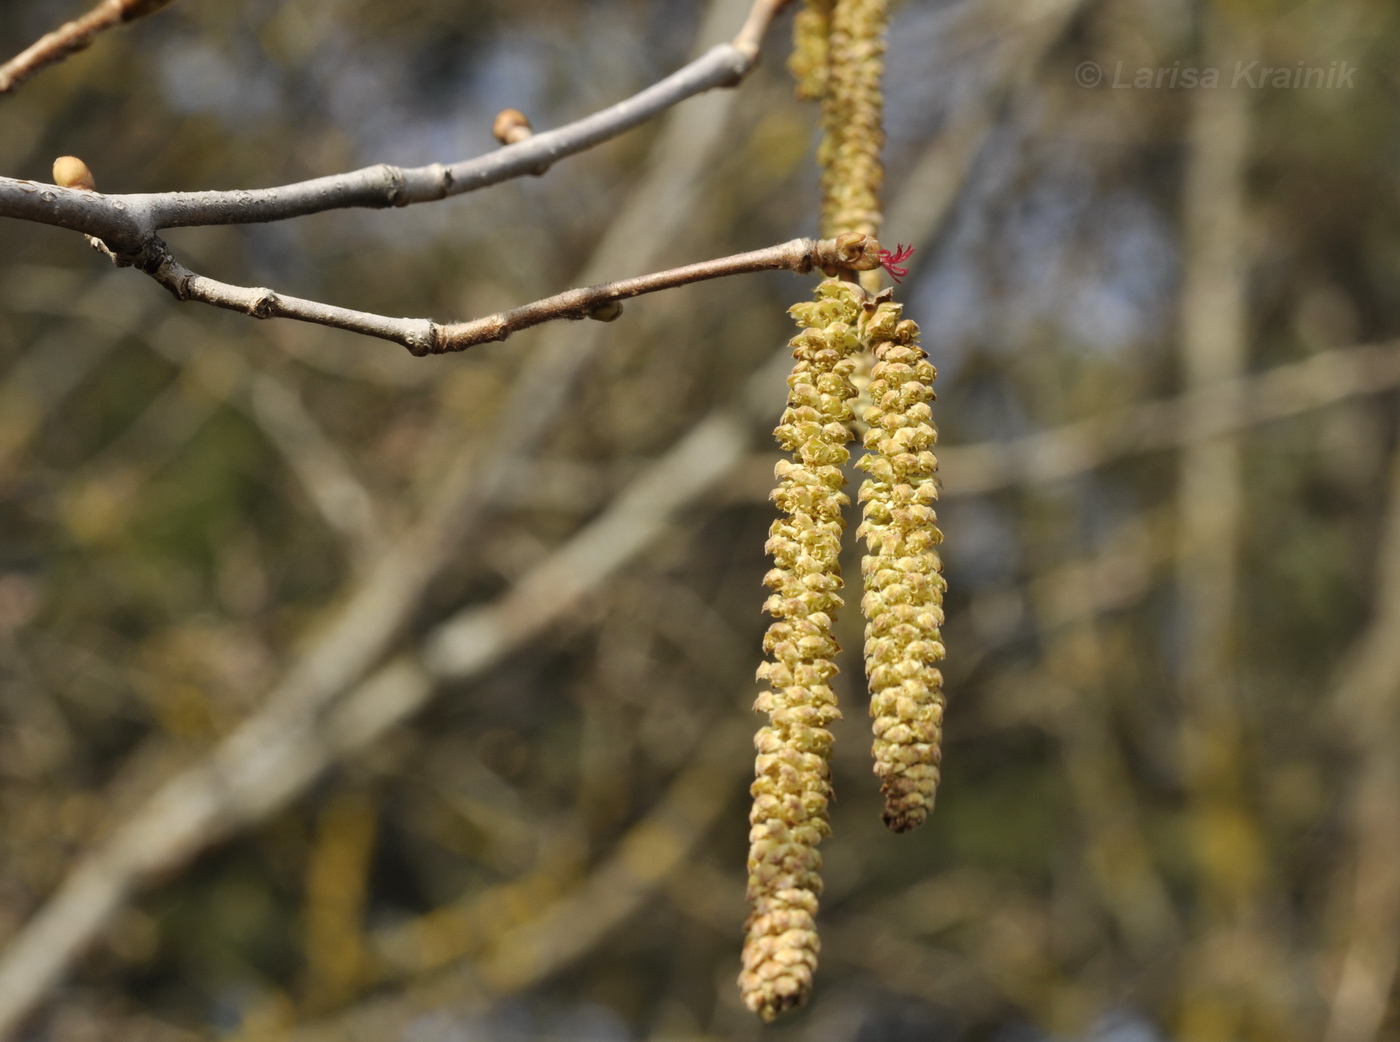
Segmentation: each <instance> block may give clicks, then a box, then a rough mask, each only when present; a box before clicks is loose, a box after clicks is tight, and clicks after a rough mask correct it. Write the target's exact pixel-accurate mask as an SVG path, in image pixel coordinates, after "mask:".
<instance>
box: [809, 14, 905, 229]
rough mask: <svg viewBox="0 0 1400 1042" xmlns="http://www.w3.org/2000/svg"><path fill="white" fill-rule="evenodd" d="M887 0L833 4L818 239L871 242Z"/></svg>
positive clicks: (876, 219)
mask: <svg viewBox="0 0 1400 1042" xmlns="http://www.w3.org/2000/svg"><path fill="white" fill-rule="evenodd" d="M888 22H889V3H888V0H836V3H835V6H834V8H833V9H832V12H831V30H830V35H829V36H828V42H827V78H826V90H825V94H824V96H823V99H822V130H823V134H822V141H821V144H820V146H818V149H817V162H818V163H819V164H820V166H821V168H822V220H821V227H822V235H823V236H826V237H828V238H829V237H832V236H836V235H839V234H841V233H842V232H862V233H864V234H866V235H876V234H877V233H878V232H879V230H880V217H881V214H880V189H881V187H882V186H883V185H884V181H885V168H884V166H883V164H882V163H881V161H880V149H881V147H882V146H883V145H884V143H885V132H884V96H883V95H882V93H881V90H880V78H881V76H882V74H883V73H884V67H885V66H884V57H885V28H886V26H887V24H888Z"/></svg>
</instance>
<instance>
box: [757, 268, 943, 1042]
mask: <svg viewBox="0 0 1400 1042" xmlns="http://www.w3.org/2000/svg"><path fill="white" fill-rule="evenodd" d="M791 314H792V315H793V317H794V318H795V319H796V320H797V323H798V325H799V326H801V327H802V331H801V332H800V333H798V334H797V336H795V337H794V338H793V339H792V342H791V344H792V349H793V357H794V359H795V364H794V367H793V371H792V375H791V376H790V377H789V378H788V387H789V393H788V404H787V409H786V411H785V412H784V413H783V416H782V422H781V423H780V425H779V426H778V428H777V430H776V431H775V432H774V434H775V437H776V438H777V440H778V442H779V444H780V445H781V446H782V447H783V448H784V449H786V450H788V451H789V452H791V454H792V458H791V459H785V460H783V461H781V462H779V463H778V465H777V467H776V473H775V476H776V477H777V479H778V487H777V489H776V490H775V491H774V493H773V500H774V501H775V503H776V504H777V506H778V508H779V510H780V511H781V516H780V517H779V518H778V520H776V521H775V522H774V523H773V526H772V528H771V529H770V531H769V539H768V544H767V550H768V553H769V554H770V555H771V556H772V559H773V568H772V569H771V570H770V571H769V573H768V575H767V576H766V577H765V579H764V582H765V584H766V585H767V586H768V587H769V588H770V589H771V590H772V591H773V592H772V595H771V596H770V597H769V598H768V601H767V603H766V604H765V606H764V607H765V610H766V611H767V612H768V613H769V614H770V615H772V616H773V617H774V621H773V623H772V624H771V625H770V626H769V628H768V632H767V635H766V636H765V638H764V651H765V652H766V653H767V655H768V658H767V660H766V661H764V663H763V664H762V665H761V666H760V667H759V671H758V677H759V679H760V680H761V681H763V682H764V684H765V686H766V688H767V689H766V690H765V691H763V692H762V693H761V694H760V695H759V697H758V700H757V702H756V703H755V709H757V710H762V711H764V712H766V713H767V714H768V717H769V720H768V724H767V725H766V726H764V727H763V728H761V729H760V730H759V732H758V734H757V736H756V738H755V740H754V744H755V747H756V749H757V754H758V755H757V760H756V763H755V772H754V773H755V781H754V783H753V787H752V790H751V791H752V794H753V808H752V811H751V813H750V816H749V821H750V825H751V829H750V833H749V842H750V848H749V859H748V873H749V878H748V897H749V905H750V909H751V911H750V915H749V918H748V922H747V924H746V927H745V929H746V937H745V942H744V952H743V970H742V972H741V973H740V975H739V988H740V991H741V993H742V995H743V999H744V1002H745V1003H746V1004H747V1005H748V1007H749V1008H750V1009H751V1010H753V1011H754V1012H755V1013H757V1014H758V1015H759V1016H760V1017H762V1018H763V1019H764V1020H772V1019H773V1018H774V1017H776V1016H777V1015H778V1014H779V1013H781V1012H783V1011H784V1010H788V1009H791V1008H793V1007H795V1006H798V1005H801V1004H802V1003H803V1002H804V1001H805V1000H806V998H807V996H808V994H809V993H810V990H811V984H812V975H813V972H814V971H815V969H816V963H817V953H818V950H819V942H818V938H817V933H816V922H815V915H816V911H817V900H818V897H819V895H820V893H821V885H822V884H821V855H820V853H818V851H817V845H818V844H819V843H820V842H821V840H822V839H823V838H824V837H826V836H827V835H828V834H829V833H830V824H829V821H828V815H827V805H828V803H829V801H830V800H831V797H832V791H831V774H830V769H829V766H828V764H829V760H830V754H831V744H832V735H831V732H830V731H829V730H828V729H827V728H828V725H829V724H830V723H831V722H832V721H833V720H835V719H837V718H838V717H839V715H840V711H839V710H838V709H837V706H836V696H835V693H834V692H833V690H832V688H831V681H832V678H833V677H834V676H835V675H836V673H837V667H836V662H835V658H836V653H837V650H838V649H837V644H836V640H835V637H834V635H833V632H832V626H833V621H834V618H835V615H836V612H837V610H838V609H839V608H840V607H841V605H842V598H841V593H840V591H841V588H842V581H841V569H840V562H839V559H840V553H841V536H842V532H843V529H844V528H845V522H844V520H843V517H842V508H843V507H845V506H846V505H847V504H848V503H849V502H850V500H849V498H848V497H847V495H846V494H845V492H844V491H843V485H844V477H843V474H842V470H841V468H842V465H843V464H844V463H846V462H847V460H848V459H849V458H850V453H849V451H848V450H847V448H846V446H847V443H848V442H849V441H850V439H851V437H852V434H851V424H852V422H853V420H854V419H855V416H854V406H855V402H856V398H857V392H856V386H855V384H854V383H853V380H852V377H853V376H854V375H855V374H856V372H857V368H858V367H859V366H860V365H861V364H862V359H863V358H864V359H870V358H872V357H873V367H872V368H871V369H870V383H869V391H868V397H869V402H870V404H869V407H868V408H866V410H865V412H864V416H863V417H862V419H864V421H865V422H866V424H867V425H868V429H867V432H866V434H865V450H866V452H865V455H864V456H863V457H862V458H861V459H860V460H859V461H858V462H857V464H856V466H857V467H859V468H860V469H861V470H863V471H864V472H865V473H866V478H865V480H864V482H863V483H862V485H861V489H860V501H861V504H862V507H863V520H862V523H861V525H860V528H859V530H858V532H857V535H858V536H859V537H861V538H864V540H865V544H866V547H865V555H864V558H863V560H862V563H861V572H862V579H863V582H864V596H863V597H862V600H861V607H862V609H863V611H864V614H865V618H866V628H865V671H866V675H867V678H868V680H869V686H870V693H871V702H870V714H871V716H872V717H873V718H874V736H875V741H874V747H873V752H874V758H875V773H876V774H877V775H879V776H880V778H881V780H882V789H883V792H884V797H885V811H884V820H885V823H886V825H888V826H889V827H890V828H891V829H892V830H894V831H895V832H904V831H907V830H908V829H912V828H914V827H915V826H917V825H919V824H920V823H922V822H923V820H924V819H925V818H926V817H927V816H928V813H929V811H930V810H931V809H932V807H933V799H934V789H935V787H936V786H937V784H938V766H939V741H940V737H941V731H942V722H943V693H942V675H941V674H940V672H939V670H938V668H937V663H938V662H939V661H940V660H941V659H942V658H943V654H944V652H943V644H942V639H941V636H940V633H939V627H940V625H941V624H942V621H943V610H942V603H943V590H944V583H943V578H942V575H941V574H940V571H941V561H940V560H939V556H938V551H937V546H938V544H939V542H940V541H941V538H942V537H941V535H940V533H939V531H938V528H937V525H936V521H937V519H936V516H935V513H934V503H935V500H936V498H937V487H936V480H935V470H936V467H937V461H936V459H935V457H934V452H933V449H934V443H935V440H936V437H937V435H936V433H935V431H934V427H933V424H932V422H931V412H930V407H929V403H930V402H931V401H932V399H933V397H934V395H933V387H932V383H933V378H934V368H933V366H932V365H931V364H930V363H929V361H928V359H927V357H926V356H925V355H924V352H923V350H922V348H920V346H919V342H918V336H919V331H918V326H917V325H916V324H915V323H914V322H912V321H910V320H907V319H904V318H902V308H901V306H900V305H899V304H897V303H895V302H894V301H893V300H892V299H891V297H890V293H889V292H888V291H885V292H883V293H880V294H877V295H871V294H869V293H867V291H866V290H864V289H862V288H861V286H860V285H859V284H858V283H857V282H854V281H847V280H842V279H838V278H832V279H828V280H826V281H825V282H823V283H822V284H821V285H820V286H819V287H818V288H817V292H816V299H815V300H813V301H810V302H804V303H801V304H798V305H796V306H795V307H793V308H792V309H791Z"/></svg>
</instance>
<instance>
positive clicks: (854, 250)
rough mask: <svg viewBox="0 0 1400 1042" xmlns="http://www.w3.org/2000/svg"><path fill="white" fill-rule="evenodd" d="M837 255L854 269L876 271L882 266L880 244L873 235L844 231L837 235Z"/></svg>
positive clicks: (842, 261)
mask: <svg viewBox="0 0 1400 1042" xmlns="http://www.w3.org/2000/svg"><path fill="white" fill-rule="evenodd" d="M836 256H837V257H838V258H839V259H840V261H841V263H842V264H844V265H845V266H846V267H848V268H850V269H851V270H852V271H874V270H875V269H876V268H878V267H879V266H880V244H879V243H878V242H876V241H875V238H874V236H871V235H865V234H863V233H861V232H842V233H841V234H840V235H838V236H836Z"/></svg>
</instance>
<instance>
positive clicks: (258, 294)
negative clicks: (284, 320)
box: [244, 286, 280, 318]
mask: <svg viewBox="0 0 1400 1042" xmlns="http://www.w3.org/2000/svg"><path fill="white" fill-rule="evenodd" d="M253 293H254V294H255V295H254V297H253V299H252V300H250V301H249V302H248V305H247V307H246V308H245V309H244V310H246V311H247V312H248V314H250V315H252V316H253V317H254V318H272V317H273V316H275V315H276V314H277V313H278V312H279V311H280V307H279V300H278V297H277V294H276V292H275V291H273V290H270V289H268V288H267V287H266V286H259V287H257V288H256V289H255V290H253Z"/></svg>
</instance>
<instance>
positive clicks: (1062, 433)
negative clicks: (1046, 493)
mask: <svg viewBox="0 0 1400 1042" xmlns="http://www.w3.org/2000/svg"><path fill="white" fill-rule="evenodd" d="M1397 385H1400V341H1388V342H1386V343H1381V344H1363V345H1361V346H1358V347H1343V348H1336V349H1335V350H1331V351H1323V352H1321V353H1319V354H1316V355H1313V356H1311V357H1310V358H1307V359H1305V360H1303V361H1301V362H1290V363H1287V364H1285V365H1280V366H1275V367H1274V368H1272V369H1269V370H1266V371H1264V372H1262V373H1257V374H1253V375H1249V376H1238V377H1230V378H1225V379H1222V380H1219V381H1214V382H1211V383H1209V384H1206V385H1202V386H1197V387H1193V388H1191V389H1189V390H1187V391H1185V392H1184V393H1182V394H1181V395H1180V396H1178V397H1176V398H1168V399H1165V400H1162V401H1156V402H1142V403H1139V404H1136V405H1130V406H1123V407H1122V408H1119V409H1113V410H1111V411H1108V412H1105V413H1103V414H1101V415H1098V416H1093V417H1090V418H1088V419H1085V420H1077V421H1075V422H1073V423H1068V424H1065V425H1064V426H1061V427H1055V428H1052V429H1050V430H1046V431H1038V432H1037V433H1035V434H1028V435H1026V436H1024V437H1021V438H1014V439H1011V440H1009V441H999V442H983V443H980V444H975V445H946V446H943V447H941V448H940V449H939V452H938V465H939V471H940V472H941V473H942V474H943V480H944V482H945V483H946V484H947V487H948V491H947V493H946V494H947V495H981V494H984V493H987V492H994V491H997V490H999V489H1003V488H1010V487H1013V486H1016V485H1028V484H1043V483H1047V482H1051V481H1059V480H1063V479H1066V478H1072V477H1075V476H1076V475H1079V474H1084V473H1087V472H1088V471H1090V470H1094V469H1095V468H1097V467H1101V466H1103V465H1105V464H1107V463H1110V462H1112V461H1114V460H1117V459H1122V458H1123V457H1125V456H1130V455H1134V454H1136V453H1141V452H1151V451H1154V450H1159V449H1172V448H1181V447H1182V446H1187V445H1192V444H1197V443H1201V442H1206V441H1209V440H1211V439H1215V438H1219V437H1222V436H1224V435H1228V434H1234V433H1238V432H1240V431H1244V430H1248V429H1249V428H1251V427H1256V426H1259V425H1261V424H1265V423H1271V422H1273V421H1275V420H1282V419H1287V418H1288V417H1291V416H1297V415H1300V414H1301V413H1305V412H1309V411H1311V410H1313V409H1318V408H1321V407H1323V406H1325V405H1331V404H1333V403H1334V402H1340V401H1345V400H1346V399H1348V398H1354V397H1358V396H1361V395H1367V394H1376V393H1378V392H1380V391H1385V390H1390V389H1392V388H1394V387H1396V386H1397Z"/></svg>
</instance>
